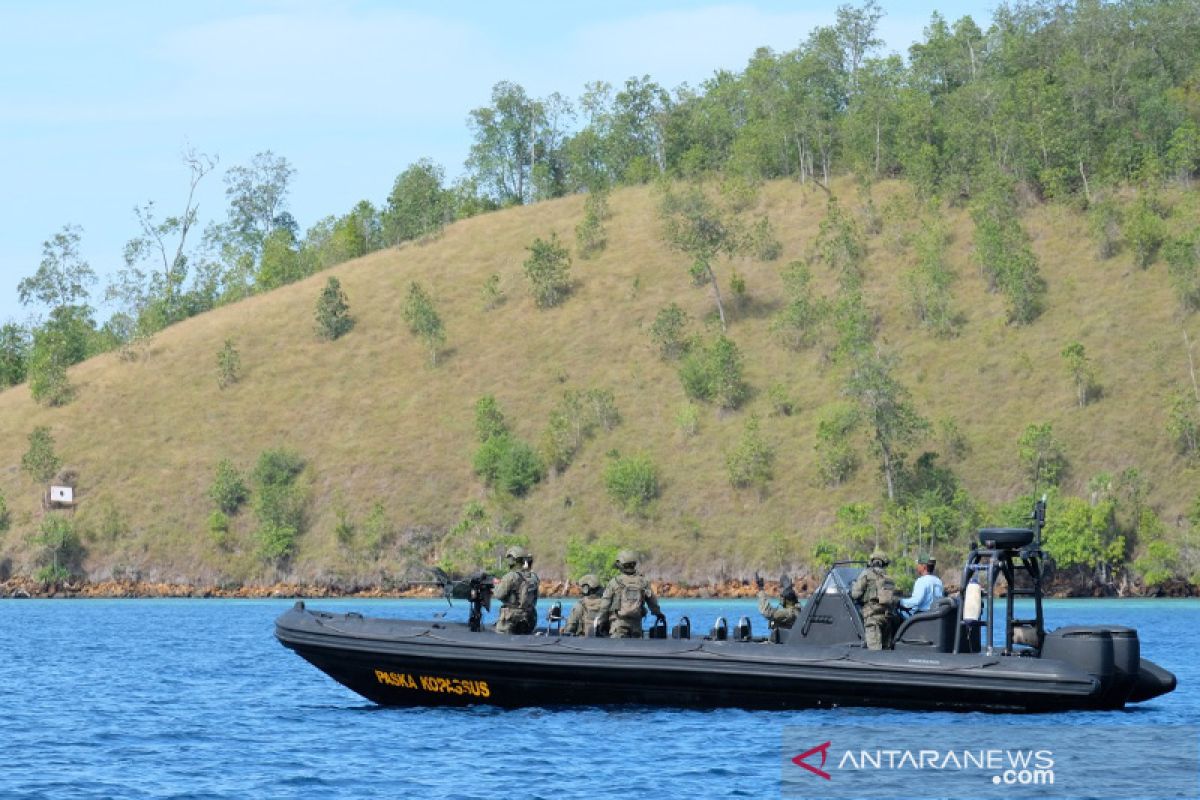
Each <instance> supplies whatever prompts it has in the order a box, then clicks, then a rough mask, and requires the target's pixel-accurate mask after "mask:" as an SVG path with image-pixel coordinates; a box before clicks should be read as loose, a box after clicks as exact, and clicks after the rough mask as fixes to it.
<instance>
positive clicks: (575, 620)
mask: <svg viewBox="0 0 1200 800" xmlns="http://www.w3.org/2000/svg"><path fill="white" fill-rule="evenodd" d="M579 590H580V591H581V592H582V593H583V594H582V596H581V597H580V598H579V602H578V603H576V604H575V605H574V606H572V607H571V613H570V615H569V616H568V617H567V625H566V627H565V628H564V629H563V630H564V632H566V633H569V634H572V635H574V636H591V635H593V634H594V633H596V632H597V631H596V630H595V628H596V627H597V626H596V620H597V619H599V620H600V625H599V626H598V627H599V628H600V630H601V631H603V629H604V617H605V611H604V599H603V598H602V597H601V594H602V593H603V591H604V587H602V586H601V585H600V581H599V580H598V579H597V578H596V576H595V575H584V576H583V577H582V578H580V579H579Z"/></svg>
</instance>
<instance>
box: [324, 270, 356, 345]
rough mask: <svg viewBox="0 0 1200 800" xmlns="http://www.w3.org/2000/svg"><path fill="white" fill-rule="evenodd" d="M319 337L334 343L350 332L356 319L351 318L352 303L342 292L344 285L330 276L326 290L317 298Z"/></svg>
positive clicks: (326, 283)
mask: <svg viewBox="0 0 1200 800" xmlns="http://www.w3.org/2000/svg"><path fill="white" fill-rule="evenodd" d="M316 316H317V335H318V336H320V337H321V338H322V339H328V340H330V341H333V340H334V339H338V338H340V337H342V336H344V335H345V334H347V333H349V332H350V329H351V328H353V327H354V318H353V317H351V316H350V302H349V301H348V300H347V299H346V293H345V292H343V291H342V284H341V281H339V280H338V279H337V278H334V277H332V276H330V278H329V280H328V281H326V282H325V288H324V289H322V290H321V295H320V296H319V297H318V298H317V312H316Z"/></svg>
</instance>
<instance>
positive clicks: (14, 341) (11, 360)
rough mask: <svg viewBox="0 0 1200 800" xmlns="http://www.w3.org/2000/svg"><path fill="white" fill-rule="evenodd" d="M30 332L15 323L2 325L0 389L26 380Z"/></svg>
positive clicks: (0, 335)
mask: <svg viewBox="0 0 1200 800" xmlns="http://www.w3.org/2000/svg"><path fill="white" fill-rule="evenodd" d="M29 351H30V339H29V332H28V331H26V330H25V328H23V327H21V326H20V325H17V324H15V323H12V322H9V323H7V324H5V325H3V326H0V390H2V389H6V388H8V387H9V386H17V385H18V384H21V383H24V382H25V376H26V374H27V373H28V369H29V355H30V353H29Z"/></svg>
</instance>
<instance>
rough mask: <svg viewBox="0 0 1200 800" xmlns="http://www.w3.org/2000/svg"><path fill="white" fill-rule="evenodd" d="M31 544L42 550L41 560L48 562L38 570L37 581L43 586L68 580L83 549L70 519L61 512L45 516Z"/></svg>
mask: <svg viewBox="0 0 1200 800" xmlns="http://www.w3.org/2000/svg"><path fill="white" fill-rule="evenodd" d="M33 542H34V544H37V545H39V546H40V547H41V548H42V549H43V551H44V556H43V558H44V559H47V558H48V559H49V562H50V563H48V564H45V565H44V566H43V567H42V568H41V569H39V570H38V572H37V574H36V577H37V579H38V580H40V581H41V582H42V583H45V584H54V583H62V582H63V581H66V580H69V579H70V577H71V573H72V567H73V566H75V565H76V562H77V561H78V559H79V556H80V555H81V554H82V549H83V548H82V545H81V543H80V541H79V534H78V533H77V532H76V531H75V525H74V524H73V523H72V521H71V520H70V518H68V517H66V516H64V515H63V514H62V513H61V512H60V513H50V514H47V515H46V516H44V517H43V518H42V524H41V526H40V527H39V528H38V533H37V535H36V536H34V537H33Z"/></svg>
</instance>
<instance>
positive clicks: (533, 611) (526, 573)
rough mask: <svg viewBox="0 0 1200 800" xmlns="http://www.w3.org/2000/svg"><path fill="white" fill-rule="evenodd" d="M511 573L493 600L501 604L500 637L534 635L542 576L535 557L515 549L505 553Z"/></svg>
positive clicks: (498, 625) (502, 581) (498, 630)
mask: <svg viewBox="0 0 1200 800" xmlns="http://www.w3.org/2000/svg"><path fill="white" fill-rule="evenodd" d="M504 558H505V559H506V560H507V562H508V572H507V573H505V575H504V577H503V578H501V579H500V582H499V583H497V584H496V589H495V592H494V593H493V596H494V597H495V598H496V599H497V600H499V601H500V603H501V607H500V618H499V619H498V620H497V621H496V633H533V629H534V627H535V626H536V625H537V599H538V576H537V573H536V572H534V571H533V554H532V553H530V552H529V551H528V550H526V549H525V548H524V547H520V546H519V545H514V546H513V547H510V548H508V550H507V551H506V552H505V553H504Z"/></svg>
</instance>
